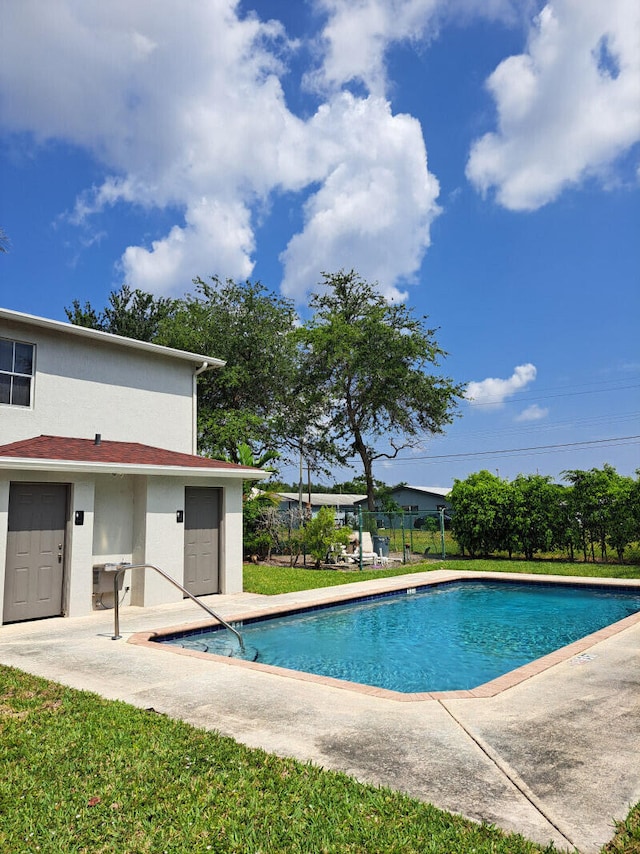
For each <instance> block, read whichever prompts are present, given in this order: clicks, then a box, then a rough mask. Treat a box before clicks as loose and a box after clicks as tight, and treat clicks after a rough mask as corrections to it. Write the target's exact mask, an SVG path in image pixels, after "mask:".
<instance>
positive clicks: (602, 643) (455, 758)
mask: <svg viewBox="0 0 640 854" xmlns="http://www.w3.org/2000/svg"><path fill="white" fill-rule="evenodd" d="M459 577H463V578H471V577H490V578H494V579H495V578H496V577H497V576H496V574H488V575H487V574H481V573H471V572H464V573H461V572H452V571H447V570H438V571H435V572H430V573H427V574H425V573H417V574H414V575H406V576H402V577H397V578H391V579H390V578H380V579H376V580H374V581H369V582H358V581H354V582H352V583H350V584H348V585H345V586H340V587H339V588H331V589H329V588H323V589H320V590H308V591H304V592H301V593H290V594H284V595H281V596H269V597H267V596H259V595H254V594H250V593H242V594H236V595H231V596H212V597H206V598H205V600H204V601H206V602H207V603H208V604H209V605H210V606H211V607H213V608H214V610H216V611H218V612H219V613H220V614H221V615H222V616H223V617H225V618H234V617H235V616H237V615H240V614H243V615H247V614H250V613H261V612H263V611H264V610H266V609H269V610H270V609H271V608H273V607H275V606H278V607H289V606H296V605H299V604H308V605H311V604H315V603H318V602H324V601H327V600H328V599H330V598H336V596H337V597H340V598H342V597H343V596H344V595H345V594H351V595H358V594H362V593H365V594H370V593H376V592H378V591H382V590H388V589H392V588H397V589H404V588H407V587H412V586H416V585H421V584H424V583H425V582H426V581H431V582H433V581H445V580H449V579H454V578H459ZM500 577H502V578H504V579H507V578H517V580H520V581H522V580H529V578H530V579H531V580H538V581H539V580H540V576H531V577H529V576H523V575H517V576H510V575H507V574H504V575H503V574H501V576H500ZM563 580H565V581H566V579H563ZM571 580H572V581H577V582H582V583H584V582H585V581H587V580H586V579H571ZM592 581H593V580H592ZM597 583H598V584H599V585H601V584H609V583H617V584H624V585H625V586H634V587H636V588H637V589H639V590H640V581H636V582H615V581H613V582H611V581H609V580H607V579H597ZM201 616H202V614H201V612H200V611H199V609H198V608H197V607H196V606H195V605H194V604H193V603H192V602H190V601H188V600H186V601H184V602H180V603H177V604H173V605H162V606H156V607H153V608H144V609H143V608H136V607H127V608H123V609H122V610H121V614H120V630H121V633H122V635H123V639H122V640H120V641H113V640H112V639H111V637H112V634H113V612H112V611H97V612H95V613H94V614H91V615H89V616H87V617H79V618H75V619H64V618H54V619H48V620H42V621H36V622H32V623H19V624H14V625H8V626H3V627H0V663H2V664H6V665H11V666H14V667H18V668H20V669H22V670H25V671H27V672H29V673H33V674H36V675H39V676H43V677H46V678H48V679H53V680H55V681H58V682H61V683H63V684H65V685H69V686H71V687H74V688H80V689H86V690H90V691H94V692H96V693H98V694H100V695H102V696H103V697H107V698H109V699H120V700H123V701H125V702H128V703H131V704H133V705H136V706H140V707H143V708H147V707H153V708H154V709H155V710H156V711H158V712H163V713H166V714H168V715H170V716H172V717H176V718H180V719H182V720H185V721H187V722H189V723H191V724H193V725H195V726H199V727H203V728H206V729H214V730H217V731H219V732H221V733H222V734H224V735H228V736H232V737H233V738H235V739H237V740H238V741H240V742H242V743H244V744H247V745H249V746H251V747H260V748H263V749H264V750H267V751H270V752H272V753H277V754H279V755H282V756H291V757H294V758H296V759H300V760H302V761H311V762H314V763H315V764H318V765H321V766H322V767H325V768H330V769H334V770H338V771H344V772H346V773H348V774H351V775H352V776H354V777H356V778H357V779H359V780H361V781H363V782H368V783H373V784H379V785H384V786H388V787H390V788H393V789H398V790H401V791H404V792H407V793H408V794H410V795H412V796H414V797H416V798H419V799H421V800H424V801H428V802H430V803H432V804H434V805H435V806H438V807H441V808H443V809H446V810H448V811H450V812H453V813H459V814H462V815H465V816H467V817H469V818H471V819H475V820H477V821H485V822H488V823H492V824H495V825H497V826H498V827H501V828H503V829H504V830H506V831H512V832H518V833H521V834H522V835H523V836H525V837H527V838H529V839H532V840H535V841H537V842H540V843H543V844H545V843H547V842H549V841H553V842H554V843H555V845H556V847H557V848H559V849H569V850H572V849H573V848H576V849H578V851H580V852H582V854H592V853H593V852H597V851H599V849H600V848H601V846H602V845H604V844H605V843H606V842H607V841H608V840H609V839H610V838H611V837H612V835H613V833H614V820H620V819H623V818H624V817H625V816H626V814H627V812H628V809H629V807H630V806H631V805H632V804H634V803H636V802H638V801H640V619H634V618H629V620H628V621H626V622H625V628H624V629H623V630H621V631H618V632H616V633H611V632H609V633H607V634H608V636H601V635H599V636H598V638H599V639H596V642H595V643H593V645H590V646H589V647H588V648H587V649H583V651H580V650H578V651H577V652H575V651H574V652H571V653H570V654H569V657H567V655H566V654H565V655H564V656H559V657H558V659H557V660H554V661H552V662H549V663H548V666H547V667H546V669H544V670H542V671H535V672H532V675H529V676H528V677H527V678H525V679H523V680H521V681H517V682H516V684H512V685H511V686H510V687H506V688H505V687H503V689H502V690H500V691H499V692H498V693H496V692H495V691H489V692H487V693H488V694H489V696H482V695H474V694H472V693H471V692H469V693H467V694H466V695H460V694H458V695H453V694H441V695H432V696H430V697H427V698H420V699H417V700H416V701H414V702H411V701H409V702H407V701H404V702H399V701H398V700H397V699H395V698H393V697H391V696H386V695H385V694H384V692H382V693H376V692H375V691H374V692H369V691H353V690H346V689H345V688H343V687H337V685H336V684H335V683H333V684H331V683H328V682H322V681H307V680H303V679H299V678H293V677H291V676H289V675H286V674H283V673H281V672H278V673H276V672H272V671H269V670H266V669H253V668H248V667H243V666H238V665H237V664H232V663H230V662H229V661H228V660H213V659H211V658H210V657H207V658H204V657H199V656H192V655H182V654H175V653H171V652H168V651H165V650H161V649H156V648H151V647H149V646H147V645H144V644H133V643H127V642H126V640H127V639H129V638H131V637H132V636H133V635H134V634H137V633H141V632H150V631H154V630H158V629H161V628H167V627H171V626H177V625H182V624H184V623H186V622H193V623H199V622H201V621H202V620H201ZM581 649H582V648H581Z"/></svg>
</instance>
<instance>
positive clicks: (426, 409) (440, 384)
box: [299, 271, 463, 511]
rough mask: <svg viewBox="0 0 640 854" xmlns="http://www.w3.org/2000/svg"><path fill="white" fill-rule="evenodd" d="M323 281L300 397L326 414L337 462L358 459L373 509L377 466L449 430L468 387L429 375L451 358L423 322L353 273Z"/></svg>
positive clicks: (305, 335)
mask: <svg viewBox="0 0 640 854" xmlns="http://www.w3.org/2000/svg"><path fill="white" fill-rule="evenodd" d="M323 277H324V281H323V283H322V286H323V287H322V290H321V291H320V292H319V293H316V294H314V295H312V297H311V300H310V306H311V308H312V309H313V310H314V314H313V316H312V318H311V319H310V320H309V321H308V322H307V323H305V324H304V326H303V327H302V328H301V329H300V332H299V341H300V344H301V347H302V373H301V375H300V376H301V378H302V380H303V386H302V394H301V396H302V397H303V398H304V399H305V400H306V401H308V404H309V405H310V407H311V408H314V409H317V408H321V409H322V410H323V413H324V419H323V423H322V430H323V434H324V435H325V436H326V437H327V438H328V439H329V440H330V442H331V446H332V448H333V451H334V452H335V457H336V459H337V460H338V461H339V462H341V463H349V462H350V461H351V460H352V459H353V458H354V457H359V458H360V460H361V462H362V466H363V470H364V476H365V484H366V492H367V497H368V507H369V510H372V511H373V510H374V509H375V482H374V476H373V464H374V462H375V461H376V460H378V459H381V458H388V459H393V458H394V457H396V456H397V454H398V453H399V452H400V451H402V450H404V449H406V448H409V447H413V446H415V445H417V444H419V443H420V442H421V441H423V440H424V438H425V437H426V436H429V435H431V434H434V433H441V432H443V427H444V425H445V424H448V423H450V422H451V421H452V419H453V415H454V410H455V407H456V405H457V398H459V397H461V396H462V394H463V388H462V387H461V386H458V385H455V384H454V383H453V382H452V381H451V380H450V379H447V378H445V377H440V376H436V375H434V374H433V373H431V371H432V370H433V369H434V368H435V367H437V366H438V364H439V360H440V358H441V357H443V356H445V355H446V354H445V353H444V351H443V350H441V349H440V347H439V346H438V344H437V342H436V339H435V330H433V329H428V328H427V327H426V326H425V324H424V318H416V317H415V316H414V315H413V314H412V312H411V311H410V309H408V308H407V307H406V306H405V305H402V304H389V303H387V301H386V300H385V299H384V298H383V297H382V296H381V294H380V293H379V292H378V291H377V290H376V288H375V287H374V286H373V285H371V284H369V283H368V282H366V281H364V280H363V279H361V278H360V277H359V276H358V275H357V273H355V272H354V271H351V272H349V273H345V272H339V273H333V274H329V273H323Z"/></svg>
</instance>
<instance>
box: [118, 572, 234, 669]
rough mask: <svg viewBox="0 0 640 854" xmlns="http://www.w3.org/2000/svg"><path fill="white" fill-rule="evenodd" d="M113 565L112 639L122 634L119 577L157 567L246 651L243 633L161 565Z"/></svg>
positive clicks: (164, 576) (161, 573) (162, 574)
mask: <svg viewBox="0 0 640 854" xmlns="http://www.w3.org/2000/svg"><path fill="white" fill-rule="evenodd" d="M108 566H109V564H106V565H105V568H106V567H108ZM111 566H115V567H116V571H115V572H114V573H113V637H112V638H111V640H120V638H121V637H122V635H121V634H120V602H119V596H118V593H119V590H118V579H119V578H120V576H121V575H122V574H123V573H125V572H126V571H127V570H128V569H155V571H156V572H159V573H160V575H161V576H162V577H163V578H166V579H167V581H169V582H171V584H173V586H174V587H177V588H178V590H182V592H183V593H184V595H185V596H188V597H189V599H192V600H193V601H194V602H195V603H196V605H199V606H200V607H201V608H202V609H203V611H206V612H207V614H210V615H211V616H212V617H213V618H214V619H215V620H217V621H218V622H219V623H221V625H223V626H224V627H225V629H229V631H230V632H232V633H233V634H234V635H235V636H236V637H237V638H238V643H239V644H240V649H241V650H242V652H244V641H243V639H242V635H241V634H240V632H239V631H238V630H237V629H234V627H233V626H232V625H231V624H230V623H227V621H226V620H223V619H222V617H221V616H220V615H219V614H216V612H215V611H214V610H212V609H211V608H210V607H209V606H208V605H205V604H204V602H201V601H200V600H199V599H196V597H195V596H194V595H193V593H190V592H189V591H188V590H187V588H186V587H183V586H182V584H180V582H179V581H176V580H175V578H172V577H171V576H170V575H169V574H168V573H167V572H165V571H164V569H160V567H159V566H156V565H155V564H153V563H114V564H111Z"/></svg>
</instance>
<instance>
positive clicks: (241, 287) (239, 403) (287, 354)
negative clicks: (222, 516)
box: [156, 277, 297, 459]
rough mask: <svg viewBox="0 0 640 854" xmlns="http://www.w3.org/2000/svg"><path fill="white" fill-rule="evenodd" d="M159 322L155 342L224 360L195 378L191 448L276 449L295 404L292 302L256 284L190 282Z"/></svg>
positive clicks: (223, 452)
mask: <svg viewBox="0 0 640 854" xmlns="http://www.w3.org/2000/svg"><path fill="white" fill-rule="evenodd" d="M194 284H195V285H196V293H195V295H187V296H186V297H185V298H184V299H183V300H180V301H179V303H178V304H177V306H176V307H175V310H174V311H173V313H172V314H171V316H170V317H168V318H166V320H165V321H164V322H163V324H162V326H161V329H160V332H159V335H158V337H157V339H156V340H157V341H158V343H161V344H166V345H168V346H170V347H175V348H177V349H182V350H191V351H192V352H195V353H203V354H205V355H206V354H210V355H211V356H215V357H216V358H219V359H224V360H225V361H226V366H225V367H224V368H222V369H220V370H213V371H207V372H205V373H203V374H202V375H201V376H200V378H199V385H198V413H199V414H198V432H199V445H200V447H201V449H202V451H203V452H205V453H207V454H208V455H210V456H212V457H222V458H228V459H236V458H237V455H238V452H239V448H240V446H241V445H243V444H246V445H249V446H250V448H251V449H252V453H255V454H257V455H260V454H261V453H262V452H263V451H265V450H266V449H271V450H277V449H278V448H281V447H282V446H283V437H284V436H286V433H284V434H283V432H282V426H283V423H284V421H285V417H286V414H287V412H288V411H289V410H290V409H291V410H293V409H295V401H294V400H293V388H294V385H295V377H296V367H297V361H296V347H295V342H294V340H293V336H292V332H293V329H294V324H295V320H296V317H295V312H294V309H293V304H292V303H291V302H290V301H289V300H286V299H283V298H281V297H278V296H276V295H275V294H272V293H270V292H269V291H267V290H266V288H264V287H263V286H262V285H261V284H260V283H259V282H250V281H246V282H242V283H236V282H234V281H232V280H231V279H227V280H226V281H222V280H220V279H219V278H217V277H213V278H212V280H211V282H204V281H203V280H202V279H194Z"/></svg>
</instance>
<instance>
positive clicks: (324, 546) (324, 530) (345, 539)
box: [304, 507, 351, 568]
mask: <svg viewBox="0 0 640 854" xmlns="http://www.w3.org/2000/svg"><path fill="white" fill-rule="evenodd" d="M350 535H351V529H350V528H347V527H342V528H336V522H335V512H334V511H333V509H332V508H331V507H321V508H320V510H318V512H317V514H316V515H315V516H314V517H313V518H312V519H309V521H308V522H307V524H306V525H305V527H304V546H305V548H306V550H307V553H308V554H310V555H311V557H312V558H313V559H314V560H315V562H316V567H317V568H319V567H320V564H321V563H322V561H324V560H326V558H327V554H328V553H329V551H330V550H331V546H332V545H333V544H334V543H337V544H339V545H343V546H346V545H348V544H349V536H350Z"/></svg>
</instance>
